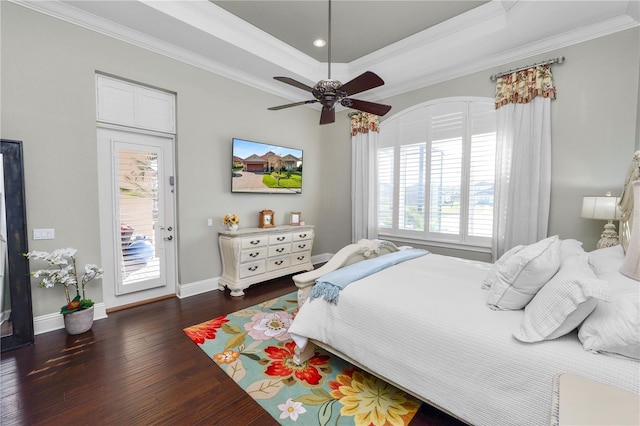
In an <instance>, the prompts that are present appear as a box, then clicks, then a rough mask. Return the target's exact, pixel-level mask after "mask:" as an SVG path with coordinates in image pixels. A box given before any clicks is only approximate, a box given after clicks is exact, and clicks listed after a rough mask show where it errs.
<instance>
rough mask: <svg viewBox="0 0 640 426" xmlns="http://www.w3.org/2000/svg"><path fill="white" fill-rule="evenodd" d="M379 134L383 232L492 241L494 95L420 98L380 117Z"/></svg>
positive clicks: (432, 238) (445, 239)
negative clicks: (384, 118)
mask: <svg viewBox="0 0 640 426" xmlns="http://www.w3.org/2000/svg"><path fill="white" fill-rule="evenodd" d="M380 139H381V141H382V142H383V143H381V145H380V149H379V151H378V171H379V187H378V191H379V192H378V194H379V198H378V200H379V201H378V217H379V228H380V230H379V232H380V233H381V234H386V235H396V236H406V237H411V238H416V239H424V240H429V241H443V242H453V243H461V244H471V245H480V246H485V247H489V246H490V245H491V235H492V229H493V185H494V173H495V110H494V106H493V99H487V100H484V99H482V100H480V99H479V98H474V99H470V98H469V99H462V98H455V99H446V100H439V101H433V102H429V103H426V104H424V105H421V106H418V107H415V108H412V109H411V110H410V111H407V112H406V113H400V114H399V115H397V116H396V117H394V118H392V119H390V120H387V121H385V122H383V123H382V125H381V130H380ZM394 161H395V162H394ZM391 188H393V194H389V191H391ZM395 211H397V220H396V221H393V220H392V218H393V212H395Z"/></svg>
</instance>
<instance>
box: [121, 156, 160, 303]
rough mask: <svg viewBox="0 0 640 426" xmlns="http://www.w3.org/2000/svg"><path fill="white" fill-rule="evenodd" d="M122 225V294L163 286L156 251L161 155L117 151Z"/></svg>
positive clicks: (158, 236)
mask: <svg viewBox="0 0 640 426" xmlns="http://www.w3.org/2000/svg"><path fill="white" fill-rule="evenodd" d="M117 161H118V164H117V169H118V187H119V191H118V200H117V210H116V212H117V214H118V221H119V225H120V242H121V246H120V247H119V263H120V271H119V272H120V277H121V280H119V281H120V283H121V285H120V286H119V292H120V293H128V292H131V291H138V290H142V289H147V288H151V287H155V286H158V285H162V284H161V280H160V277H161V259H160V257H159V256H158V255H157V250H156V248H157V247H158V243H160V244H161V241H160V242H159V241H158V238H162V235H161V234H159V233H158V234H157V232H158V229H157V225H158V221H159V208H158V206H159V205H160V204H159V203H160V199H159V194H160V191H159V179H158V164H159V154H158V151H155V150H138V149H127V148H120V149H118V150H117Z"/></svg>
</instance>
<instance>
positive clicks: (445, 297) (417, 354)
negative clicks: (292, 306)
mask: <svg viewBox="0 0 640 426" xmlns="http://www.w3.org/2000/svg"><path fill="white" fill-rule="evenodd" d="M489 267H490V264H488V263H484V262H474V261H467V260H462V259H458V258H452V257H445V256H439V255H435V254H429V255H427V256H423V257H421V258H418V259H413V260H409V261H406V262H404V263H402V264H399V265H396V266H393V267H390V268H388V269H385V270H383V271H381V272H378V273H376V274H375V275H372V276H369V277H367V278H364V279H362V280H359V281H356V282H354V283H352V284H350V285H349V286H348V287H346V288H345V289H344V290H342V291H341V292H340V298H339V301H338V304H337V305H332V304H329V303H327V302H325V301H324V300H322V299H316V300H313V301H311V302H310V301H307V302H306V303H305V304H304V305H303V307H302V308H301V309H300V312H299V313H298V314H297V316H296V319H295V320H294V322H293V325H292V326H291V328H290V330H289V331H290V333H292V334H294V335H296V339H297V341H298V342H300V341H303V340H304V337H307V338H311V339H315V340H318V341H320V342H323V343H326V344H328V345H329V346H331V347H333V348H335V349H337V350H338V351H340V352H342V353H344V354H346V355H347V356H349V357H351V358H352V359H354V360H355V361H357V362H358V363H360V364H362V365H364V366H366V367H367V368H368V369H369V370H370V371H372V372H374V373H376V374H378V375H380V376H382V377H385V378H387V379H388V380H391V381H393V382H396V383H398V384H400V385H401V386H403V387H405V388H406V389H409V390H411V391H412V392H413V393H414V394H416V395H418V396H420V397H421V398H422V399H424V400H426V401H432V402H433V403H434V404H436V405H438V406H440V407H442V408H444V409H446V410H448V411H450V412H452V413H454V414H455V415H456V416H458V417H459V418H461V419H463V420H465V421H467V422H469V423H472V424H478V425H498V424H504V425H517V424H522V425H545V424H548V422H549V415H550V410H551V397H552V379H553V376H554V375H555V374H557V373H576V374H580V375H582V376H584V377H588V378H592V379H595V380H598V381H600V382H603V383H608V384H611V385H614V386H617V387H619V388H622V389H626V390H629V391H632V392H635V393H640V384H639V383H640V371H639V370H640V367H639V366H640V364H639V363H638V362H637V361H633V360H630V359H626V358H622V357H615V356H610V355H604V354H593V353H591V352H587V351H585V350H584V349H583V348H582V345H581V343H580V341H579V340H578V338H577V333H576V332H575V331H574V332H572V333H570V334H569V335H567V336H564V337H561V338H559V339H556V340H553V341H546V342H541V343H535V344H531V343H521V342H519V341H517V340H516V339H515V338H513V337H512V335H511V333H512V332H513V331H514V330H515V328H516V327H517V326H518V324H519V322H520V319H521V317H522V315H523V311H493V310H491V309H489V308H488V307H487V305H486V303H485V301H486V298H487V293H486V290H482V289H481V288H480V287H481V282H482V280H483V279H484V277H485V276H486V274H487V271H488V269H489ZM301 337H302V339H301Z"/></svg>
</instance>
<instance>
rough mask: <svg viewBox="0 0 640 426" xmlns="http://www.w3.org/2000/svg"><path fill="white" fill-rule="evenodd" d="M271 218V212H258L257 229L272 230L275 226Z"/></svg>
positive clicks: (272, 214)
mask: <svg viewBox="0 0 640 426" xmlns="http://www.w3.org/2000/svg"><path fill="white" fill-rule="evenodd" d="M273 217H274V213H273V210H262V211H261V212H260V223H259V224H258V227H259V228H273V227H274V226H276V225H275V221H274V219H273Z"/></svg>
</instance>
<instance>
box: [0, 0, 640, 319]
mask: <svg viewBox="0 0 640 426" xmlns="http://www.w3.org/2000/svg"><path fill="white" fill-rule="evenodd" d="M0 7H1V19H2V21H1V24H2V26H1V37H2V39H1V43H2V44H1V46H0V47H1V61H2V68H1V73H2V74H1V79H2V80H1V84H2V99H1V107H2V115H1V124H2V127H1V132H0V133H1V136H2V137H3V138H9V139H18V140H22V141H24V150H25V169H26V170H25V171H26V192H27V209H28V214H27V221H28V224H29V235H31V234H32V230H33V228H55V230H56V239H55V240H51V241H33V240H30V241H29V245H30V248H31V249H38V250H52V249H54V248H58V247H66V246H73V247H76V248H78V249H79V256H78V257H79V262H80V263H88V262H91V263H97V262H99V261H100V243H99V230H98V196H97V187H98V178H97V174H96V155H97V153H96V134H95V95H94V90H95V89H94V73H95V71H96V70H97V71H101V72H106V73H110V74H113V75H117V76H120V77H124V78H128V79H131V80H134V81H139V82H143V83H145V84H150V85H153V86H156V87H160V88H163V89H167V90H171V91H174V92H176V93H177V98H178V110H177V119H178V121H177V125H178V136H177V143H176V155H177V184H178V238H179V240H178V244H179V246H178V247H179V265H178V269H179V282H180V283H181V284H189V283H193V282H197V281H201V280H207V279H212V278H215V277H217V276H219V275H220V273H221V267H220V261H219V253H218V247H217V239H216V235H217V230H219V229H221V227H222V226H221V225H219V223H220V220H221V217H222V216H223V215H224V214H225V213H227V212H235V213H237V214H239V215H240V218H241V221H242V223H241V226H243V227H246V226H256V225H257V223H258V211H259V210H262V209H264V208H270V209H272V210H274V211H275V212H276V215H277V223H280V224H282V223H285V222H286V221H287V217H288V216H287V215H288V212H289V211H302V215H303V218H304V220H305V221H306V222H307V223H309V224H313V225H316V229H317V237H316V242H315V245H314V252H313V254H322V253H332V252H336V251H337V250H338V249H339V248H340V247H342V246H344V245H346V244H349V243H350V242H351V215H350V203H351V195H350V194H351V190H350V185H351V184H350V162H351V159H350V157H351V154H350V136H349V120H348V118H347V112H346V111H343V112H340V113H338V114H337V117H336V123H335V124H333V125H327V126H319V125H318V120H319V113H318V111H315V110H312V109H309V108H294V109H289V110H286V111H280V112H271V111H266V108H267V107H269V106H272V105H278V104H280V103H283V100H282V99H280V98H278V97H275V96H273V95H270V94H266V93H264V92H261V91H258V90H255V89H253V88H250V87H247V86H244V85H242V84H239V83H236V82H234V81H230V80H227V79H225V78H222V77H219V76H217V75H214V74H211V73H208V72H205V71H203V70H201V69H198V68H195V67H192V66H189V65H186V64H184V63H181V62H178V61H175V60H172V59H169V58H165V57H163V56H160V55H157V54H154V53H151V52H148V51H145V50H143V49H140V48H137V47H135V46H132V45H129V44H127V43H123V42H120V41H117V40H114V39H111V38H108V37H106V36H102V35H100V34H97V33H94V32H91V31H88V30H85V29H83V28H80V27H76V26H74V25H71V24H68V23H65V22H63V21H59V20H56V19H54V18H51V17H48V16H45V15H42V14H39V13H37V12H33V11H30V10H28V9H26V8H23V7H21V6H17V5H15V4H11V3H7V2H0ZM639 31H640V30H639V29H637V28H636V29H633V30H628V31H625V32H622V33H618V34H614V35H611V36H607V37H603V38H600V39H597V40H592V41H588V42H585V43H582V44H579V45H575V46H572V47H568V48H565V49H561V50H559V51H557V52H552V53H549V54H545V55H542V56H539V57H534V58H527V59H525V60H523V61H521V62H519V63H517V64H506V65H504V66H501V67H499V68H496V69H493V70H487V71H486V72H482V73H477V74H473V75H470V76H466V77H463V78H458V79H455V80H452V81H449V82H445V83H441V84H437V85H433V86H431V87H428V88H424V89H420V90H416V91H414V92H411V93H407V94H404V95H402V96H397V97H393V98H390V99H386V100H384V102H388V103H390V104H391V105H392V106H393V110H392V114H393V113H395V112H399V111H401V110H402V109H404V108H407V107H409V106H411V105H415V104H417V103H421V102H424V101H427V100H430V99H436V98H439V97H446V96H456V95H473V96H493V90H494V86H493V83H491V82H490V81H489V78H488V77H489V75H490V74H493V73H494V72H497V71H500V70H504V69H509V68H513V67H515V66H517V65H526V64H530V63H532V62H535V61H538V60H541V59H546V58H549V57H555V56H557V55H559V54H562V55H565V56H566V57H567V61H566V62H565V63H564V64H562V65H558V66H555V67H554V68H553V71H554V75H555V81H556V84H557V87H558V99H557V100H556V101H554V104H553V113H552V122H553V133H552V137H553V155H554V161H553V174H552V179H553V182H552V185H553V186H552V204H551V220H550V231H549V233H550V234H559V235H560V236H561V237H562V238H577V239H581V240H583V241H585V247H586V248H587V249H591V248H593V247H594V246H595V242H596V241H597V239H598V236H599V233H600V231H601V229H602V225H603V223H600V222H598V221H588V220H585V219H581V218H580V204H581V197H582V196H583V195H585V194H599V193H604V191H606V190H607V189H610V190H612V191H614V192H616V193H619V192H620V185H621V182H622V180H623V178H624V174H625V173H626V169H627V167H628V164H629V160H630V158H631V154H632V152H633V150H634V146H635V144H636V143H637V142H636V139H637V138H640V137H637V136H636V135H637V130H636V121H637V117H638V111H637V110H638V93H639V90H638V82H639V76H638V68H639V57H638V56H639V53H638V51H639V49H638V47H639V46H638V43H639V42H638V40H639ZM602 58H605V60H602V61H601V59H602ZM374 71H375V70H374ZM605 75H611V76H612V78H610V80H609V81H608V82H606V85H603V84H601V79H602V77H603V76H605ZM383 78H384V76H383ZM598 84H600V85H601V86H602V87H598ZM234 136H239V137H243V138H246V139H250V140H261V141H265V142H270V143H276V144H278V143H280V144H284V145H288V146H293V147H299V148H302V149H304V157H305V165H304V167H305V169H304V179H305V180H304V191H303V194H302V195H301V196H286V195H254V194H231V193H230V181H229V179H228V173H227V170H228V163H229V159H230V156H231V138H232V137H234ZM209 217H213V218H214V220H215V222H216V226H214V227H207V226H206V221H207V218H209ZM457 254H459V253H457ZM463 255H464V253H463ZM88 296H89V297H91V298H92V299H94V300H95V301H97V302H100V301H102V291H101V289H100V286H94V287H93V288H91V289H90V290H89V295H88ZM33 299H34V315H36V316H38V315H44V314H49V313H52V312H57V310H58V309H59V306H60V305H61V304H62V303H61V300H63V296H62V292H58V293H56V290H50V289H47V290H45V289H41V288H37V287H36V288H34V289H33Z"/></svg>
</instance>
